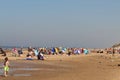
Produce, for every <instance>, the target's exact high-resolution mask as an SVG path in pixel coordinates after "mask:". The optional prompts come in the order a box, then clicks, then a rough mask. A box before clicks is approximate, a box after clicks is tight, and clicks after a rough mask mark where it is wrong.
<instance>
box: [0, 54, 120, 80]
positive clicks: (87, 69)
mask: <svg viewBox="0 0 120 80" xmlns="http://www.w3.org/2000/svg"><path fill="white" fill-rule="evenodd" d="M45 56H46V60H44V61H40V60H36V59H35V60H32V61H30V60H25V59H24V57H9V59H10V64H11V67H10V72H9V76H8V77H2V75H1V77H0V80H26V79H29V80H119V79H120V77H119V74H120V67H119V66H118V64H119V63H120V59H119V58H120V56H119V55H118V54H116V55H115V56H114V57H111V55H106V54H97V53H91V54H88V55H84V54H82V55H71V56H67V55H45ZM2 58H4V57H2ZM2 58H1V59H2ZM1 64H2V60H1Z"/></svg>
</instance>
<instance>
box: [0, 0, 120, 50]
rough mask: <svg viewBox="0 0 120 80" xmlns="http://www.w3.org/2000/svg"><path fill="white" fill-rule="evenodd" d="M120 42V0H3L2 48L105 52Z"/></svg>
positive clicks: (0, 7) (0, 8)
mask: <svg viewBox="0 0 120 80" xmlns="http://www.w3.org/2000/svg"><path fill="white" fill-rule="evenodd" d="M119 41H120V0H0V45H1V46H8V45H9V46H30V45H31V46H48V47H51V46H65V47H87V48H88V47H90V48H106V47H110V46H112V45H113V44H114V43H117V42H119Z"/></svg>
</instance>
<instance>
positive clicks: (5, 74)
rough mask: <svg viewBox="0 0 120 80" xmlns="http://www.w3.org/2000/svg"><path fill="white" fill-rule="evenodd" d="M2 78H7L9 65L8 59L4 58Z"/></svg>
mask: <svg viewBox="0 0 120 80" xmlns="http://www.w3.org/2000/svg"><path fill="white" fill-rule="evenodd" d="M4 60H5V61H4V76H5V77H7V76H8V71H9V67H10V64H9V61H8V57H5V59H4Z"/></svg>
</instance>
